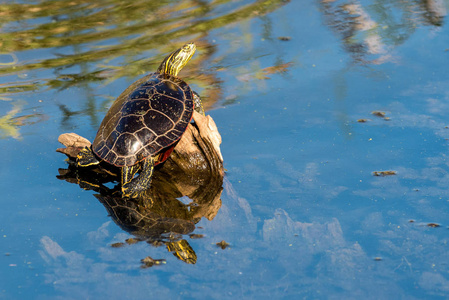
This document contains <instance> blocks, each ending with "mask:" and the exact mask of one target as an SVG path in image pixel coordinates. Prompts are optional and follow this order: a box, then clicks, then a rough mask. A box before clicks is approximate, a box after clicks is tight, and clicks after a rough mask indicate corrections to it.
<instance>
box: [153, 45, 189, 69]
mask: <svg viewBox="0 0 449 300" xmlns="http://www.w3.org/2000/svg"><path fill="white" fill-rule="evenodd" d="M195 50H196V46H195V44H194V43H189V44H185V45H184V46H182V47H181V48H179V49H178V50H176V51H175V52H172V53H170V55H168V56H167V57H166V58H165V59H164V60H163V61H162V63H161V65H160V66H159V69H157V71H158V73H161V74H169V75H172V76H177V75H178V73H179V71H181V69H182V68H183V67H184V66H185V65H186V64H187V63H188V61H189V60H190V59H191V58H192V56H193V53H195Z"/></svg>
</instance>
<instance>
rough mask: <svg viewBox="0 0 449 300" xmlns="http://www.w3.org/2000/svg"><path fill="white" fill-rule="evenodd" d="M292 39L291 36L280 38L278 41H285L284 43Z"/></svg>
mask: <svg viewBox="0 0 449 300" xmlns="http://www.w3.org/2000/svg"><path fill="white" fill-rule="evenodd" d="M291 39H292V38H291V37H289V36H280V37H278V40H280V41H283V42H288V41H290V40H291Z"/></svg>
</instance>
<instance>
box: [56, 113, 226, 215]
mask: <svg viewBox="0 0 449 300" xmlns="http://www.w3.org/2000/svg"><path fill="white" fill-rule="evenodd" d="M193 120H194V122H193V123H191V124H189V126H188V127H187V130H186V132H185V133H184V135H183V136H182V138H181V140H180V141H179V142H178V144H177V145H176V147H175V149H174V150H173V152H172V154H171V155H170V157H169V158H168V159H167V161H166V162H165V163H164V164H162V166H160V167H158V168H156V171H155V173H154V175H153V181H152V184H151V188H150V189H149V191H148V193H147V198H149V199H150V198H151V201H159V203H160V207H165V206H167V205H168V206H171V207H170V209H169V208H167V207H165V209H162V208H161V211H173V207H172V206H173V201H175V200H176V199H177V198H179V197H182V196H187V197H189V198H190V199H192V201H194V202H195V203H196V204H197V205H196V206H195V207H193V208H192V209H191V211H190V212H189V215H190V217H189V218H194V219H196V218H201V217H206V218H207V219H209V220H212V219H213V218H214V217H215V215H216V214H217V212H218V210H219V208H220V207H221V199H220V197H221V192H222V190H223V189H222V185H223V176H224V169H223V157H222V154H221V151H220V144H221V136H220V133H219V132H218V129H217V126H216V124H215V122H214V120H213V119H212V118H211V117H210V116H203V115H201V114H199V113H197V112H194V115H193ZM58 141H59V142H60V143H62V144H63V145H64V146H66V148H59V149H57V150H56V151H58V152H60V153H64V154H66V155H67V156H68V157H69V159H70V162H71V165H72V168H76V166H75V164H74V162H75V160H76V156H77V154H78V152H79V151H81V150H82V149H83V148H84V147H90V145H91V143H90V141H89V140H87V139H85V138H83V137H81V136H79V135H77V134H76V133H65V134H61V135H60V136H59V138H58ZM79 169H83V170H85V168H79ZM92 172H96V173H95V174H97V175H95V176H93V177H95V178H96V179H98V178H100V177H101V176H103V178H109V177H111V176H116V179H115V180H116V181H118V182H120V179H119V178H118V176H119V175H118V174H119V172H118V169H117V168H115V167H112V166H110V165H109V166H108V165H107V164H102V165H100V166H98V167H97V168H96V169H95V171H92ZM75 173H76V174H74V173H73V172H71V171H70V170H69V169H67V170H65V169H60V178H61V179H64V180H66V181H69V182H73V183H75V182H76V183H78V184H80V186H81V187H83V188H86V185H85V184H86V183H88V180H87V179H86V178H84V179H83V178H78V177H76V178H74V177H73V176H80V173H79V172H75ZM72 175H73V176H72ZM99 176H100V177H99ZM94 185H95V184H91V186H94ZM169 199H170V200H169ZM160 200H161V201H160ZM153 208H156V207H153ZM174 217H175V216H174ZM177 217H181V216H177Z"/></svg>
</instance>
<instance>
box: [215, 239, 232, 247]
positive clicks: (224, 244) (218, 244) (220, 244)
mask: <svg viewBox="0 0 449 300" xmlns="http://www.w3.org/2000/svg"><path fill="white" fill-rule="evenodd" d="M216 245H217V246H218V247H220V248H221V249H226V248H228V247H229V244H228V243H226V242H225V241H224V240H223V241H221V242H219V243H217V244H216Z"/></svg>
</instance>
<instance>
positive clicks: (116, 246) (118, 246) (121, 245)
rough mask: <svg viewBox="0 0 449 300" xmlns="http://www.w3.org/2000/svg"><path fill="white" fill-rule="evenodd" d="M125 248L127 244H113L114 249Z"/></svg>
mask: <svg viewBox="0 0 449 300" xmlns="http://www.w3.org/2000/svg"><path fill="white" fill-rule="evenodd" d="M123 246H125V243H120V242H119V243H114V244H111V247H112V248H120V247H123Z"/></svg>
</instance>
